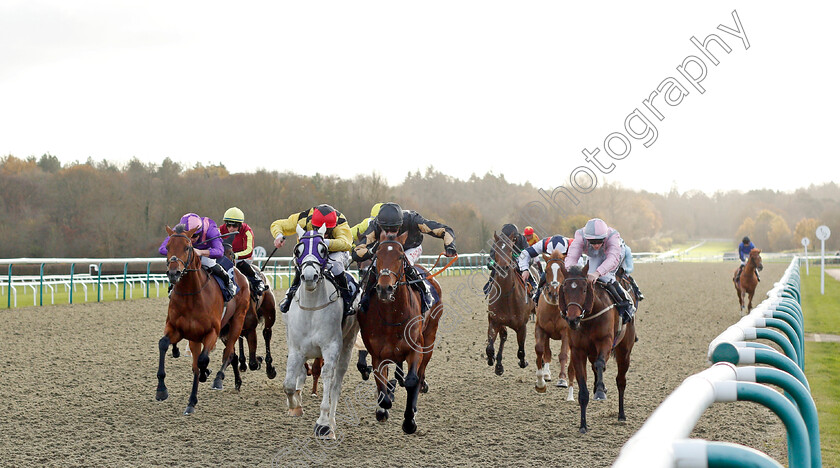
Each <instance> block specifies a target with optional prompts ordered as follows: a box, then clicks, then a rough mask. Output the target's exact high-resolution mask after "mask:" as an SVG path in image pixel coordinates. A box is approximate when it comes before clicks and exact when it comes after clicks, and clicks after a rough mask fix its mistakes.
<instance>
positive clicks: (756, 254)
mask: <svg viewBox="0 0 840 468" xmlns="http://www.w3.org/2000/svg"><path fill="white" fill-rule="evenodd" d="M750 261H751V262H753V266H755V269H756V270H758V271H761V270H763V269H764V264H763V263H762V262H761V250H759V249H752V250H750Z"/></svg>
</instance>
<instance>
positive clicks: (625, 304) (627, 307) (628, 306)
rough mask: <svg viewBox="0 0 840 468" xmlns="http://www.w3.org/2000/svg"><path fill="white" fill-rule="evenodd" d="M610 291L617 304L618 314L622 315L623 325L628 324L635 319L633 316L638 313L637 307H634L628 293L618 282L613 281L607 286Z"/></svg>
mask: <svg viewBox="0 0 840 468" xmlns="http://www.w3.org/2000/svg"><path fill="white" fill-rule="evenodd" d="M606 286H607V289H608V291H609V292H610V293H611V295H612V296H613V299H614V300H615V301H616V302H615V307H616V309H618V313H619V314H621V323H625V324H626V323H627V322H629V321H630V319H632V318H633V314H634V313H635V312H636V307H635V306H633V302H632V301H630V299H629V298H628V297H627V293H626V292H625V291H624V288H622V287H621V285H620V284H618V281H615V280H613V281H611V282H609V283H607V284H606Z"/></svg>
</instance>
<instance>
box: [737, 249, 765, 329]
mask: <svg viewBox="0 0 840 468" xmlns="http://www.w3.org/2000/svg"><path fill="white" fill-rule="evenodd" d="M740 268H741V267H738V268H737V269H735V272H734V273H733V275H732V284H734V285H735V293H736V294H738V303H740V304H741V315H744V302H746V301H745V300H744V299H746V296H749V301H748V304H747V312H748V313H749V311H751V310H752V308H753V305H752V300H753V296H754V295H755V288H756V286H758V274H757V273H756V270H758V271H761V270H763V269H764V264H763V263H762V261H761V250H759V249H752V250H751V251H750V256H749V258H748V259H747V263H746V264H745V265H744V270H743V271H742V272H741V277H740V279H739V278H738V270H740Z"/></svg>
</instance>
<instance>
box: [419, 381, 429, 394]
mask: <svg viewBox="0 0 840 468" xmlns="http://www.w3.org/2000/svg"><path fill="white" fill-rule="evenodd" d="M420 393H429V384H427V383H426V380H425V379H424V380H423V383H421V384H420Z"/></svg>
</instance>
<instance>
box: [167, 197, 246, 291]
mask: <svg viewBox="0 0 840 468" xmlns="http://www.w3.org/2000/svg"><path fill="white" fill-rule="evenodd" d="M179 224H183V225H184V230H186V231H189V230H190V229H195V232H194V233H193V235H192V239H191V241H192V246H193V252H194V253H195V255H198V256H199V257H200V258H201V266H202V267H204V268H206V269H207V271H209V272H210V273H212V274H213V275H215V276H216V277H218V278H220V279H221V280H222V281H223V282H224V284H225V288H227V291H228V292H229V293H230V296H231V297H233V295H234V294H235V293H236V291H235V286H234V284H233V280H231V277H230V275H229V274H228V273H227V272H226V271H225V269H224V268H222V265H219V264H218V263H216V261H217V260H221V259H222V258H223V257H224V253H225V250H224V247H223V246H222V239H221V235H220V234H219V228H217V227H216V222H215V221H213V220H212V219H210V218H202V217H201V216H199V215H197V214H195V213H187V214H185V215H184V216H182V217H181V221H180V222H179ZM167 242H169V236H166V239H164V240H163V243H162V244H160V248H159V249H158V251H159V252H160V254H161V255H166V254H167V253H168V252H167V248H166V244H167ZM221 261H224V262H226V261H227V260H221ZM231 268H233V265H231ZM171 286H172V285H171V284H170V291H171Z"/></svg>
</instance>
